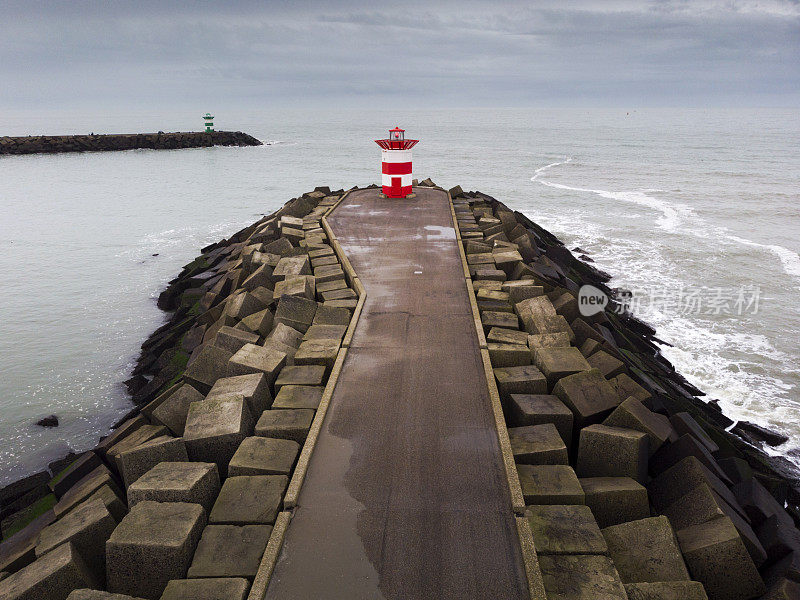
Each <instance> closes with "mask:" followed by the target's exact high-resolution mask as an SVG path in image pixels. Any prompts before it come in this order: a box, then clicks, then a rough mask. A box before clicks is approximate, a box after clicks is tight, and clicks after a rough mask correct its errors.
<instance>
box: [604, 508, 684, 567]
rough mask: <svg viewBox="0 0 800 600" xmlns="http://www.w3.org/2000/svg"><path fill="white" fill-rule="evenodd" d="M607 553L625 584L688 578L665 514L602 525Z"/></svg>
mask: <svg viewBox="0 0 800 600" xmlns="http://www.w3.org/2000/svg"><path fill="white" fill-rule="evenodd" d="M602 531H603V536H604V537H605V538H606V544H608V552H609V555H610V556H611V558H612V559H613V561H614V565H616V567H617V571H619V575H620V577H621V578H622V581H624V582H625V583H641V582H658V581H689V573H688V572H687V571H686V565H685V564H684V562H683V557H682V556H681V551H680V549H679V548H678V541H677V540H676V539H675V533H674V532H673V531H672V526H671V525H670V524H669V519H667V518H666V517H663V516H661V517H649V518H647V519H640V520H638V521H631V522H629V523H621V524H620V525H612V526H611V527H606V528H605V529H603V530H602Z"/></svg>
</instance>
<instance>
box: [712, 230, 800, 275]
mask: <svg viewBox="0 0 800 600" xmlns="http://www.w3.org/2000/svg"><path fill="white" fill-rule="evenodd" d="M728 237H729V238H730V239H732V240H733V241H735V242H739V243H740V244H744V245H745V246H752V247H754V248H763V249H764V250H769V251H770V252H772V253H773V254H775V255H776V256H777V257H778V258H779V259H780V261H781V264H782V265H783V270H784V271H785V272H786V274H787V275H791V276H792V277H800V255H799V254H797V252H793V251H792V250H789V248H784V247H783V246H778V245H777V244H759V243H758V242H754V241H752V240H746V239H744V238H740V237H737V236H735V235H728Z"/></svg>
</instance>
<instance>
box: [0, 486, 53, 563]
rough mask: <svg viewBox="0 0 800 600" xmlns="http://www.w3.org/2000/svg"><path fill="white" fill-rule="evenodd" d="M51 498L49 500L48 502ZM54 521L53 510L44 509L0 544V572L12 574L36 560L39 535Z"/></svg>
mask: <svg viewBox="0 0 800 600" xmlns="http://www.w3.org/2000/svg"><path fill="white" fill-rule="evenodd" d="M52 501H53V497H51V498H50V502H52ZM55 520H56V516H55V514H54V513H53V509H52V508H50V509H46V510H45V511H44V512H43V513H42V514H40V515H39V516H37V517H36V518H34V519H33V520H32V521H31V522H30V523H28V524H27V525H26V526H25V527H23V528H22V529H21V530H19V531H17V532H16V533H14V534H13V535H12V536H11V537H8V538H6V539H4V540H3V543H2V544H0V571H6V572H13V571H19V570H20V569H21V568H23V567H25V566H27V565H29V564H30V563H32V562H33V561H34V560H36V543H37V541H38V540H39V533H40V532H41V531H42V530H43V529H44V528H45V527H47V526H48V525H50V523H52V522H53V521H55Z"/></svg>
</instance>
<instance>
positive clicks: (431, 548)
mask: <svg viewBox="0 0 800 600" xmlns="http://www.w3.org/2000/svg"><path fill="white" fill-rule="evenodd" d="M416 194H417V197H416V198H414V199H411V200H391V199H382V198H380V195H379V191H378V190H361V191H357V192H354V193H351V194H350V195H349V196H348V197H347V198H346V199H345V200H344V202H343V203H342V204H341V205H340V206H339V207H338V208H337V209H336V210H335V211H334V213H333V214H332V215H331V216H330V217H329V218H328V221H329V223H330V225H331V227H332V229H333V231H334V233H335V234H336V236H337V237H338V238H339V242H340V243H341V245H342V247H343V249H344V251H345V253H346V254H347V255H348V257H349V259H350V261H351V262H352V264H353V267H354V268H355V270H356V272H357V273H358V275H359V278H360V279H361V282H362V283H363V285H364V286H365V288H366V290H367V300H366V303H365V305H364V310H363V312H362V315H361V318H360V320H359V322H358V326H357V328H356V330H355V335H354V337H353V342H352V345H351V349H350V351H349V352H348V354H347V357H346V359H345V362H344V365H343V369H342V372H341V375H340V378H339V380H338V383H337V386H336V389H335V392H334V395H333V398H332V400H331V404H330V407H329V409H328V413H327V415H326V419H325V422H324V424H323V427H322V430H321V432H320V436H319V439H318V441H317V445H316V448H315V450H314V454H313V456H312V459H311V462H310V466H309V470H308V474H307V476H306V480H305V483H304V485H303V488H302V491H301V494H300V497H299V501H298V507H297V509H296V512H295V514H294V516H293V518H292V521H291V523H290V525H289V528H288V531H287V534H286V538H285V542H284V546H283V549H282V551H281V554H280V556H279V559H278V563H277V565H276V567H275V571H274V573H273V577H272V580H271V582H270V586H269V588H268V592H267V598H270V599H276V600H277V599H280V600H289V599H303V600H306V599H309V598H315V599H327V598H332V599H338V598H342V599H348V600H357V599H362V598H363V599H366V598H370V599H372V598H387V599H392V600H393V599H399V598H403V599H417V598H437V599H439V598H448V599H452V598H465V599H466V598H470V599H481V598H505V599H514V598H527V597H528V592H527V581H526V578H525V571H524V568H523V562H522V555H521V552H520V549H519V541H518V538H517V531H516V527H515V523H514V518H513V513H512V510H511V504H510V501H509V498H508V490H507V483H506V480H505V475H504V471H503V464H502V459H501V455H500V448H499V444H498V442H497V433H496V431H495V426H494V422H493V418H492V414H491V409H490V405H489V401H488V392H487V389H486V381H485V378H484V374H483V367H482V363H481V357H480V352H479V348H478V341H477V336H476V333H475V329H474V327H475V326H474V323H473V320H472V312H471V310H470V304H469V298H468V296H467V289H466V286H465V283H464V273H463V270H462V265H461V261H460V257H459V251H458V245H457V244H458V242H457V240H456V237H455V232H454V230H453V223H452V219H451V214H450V207H449V203H448V200H447V195H446V194H445V193H444V192H442V191H438V190H432V189H423V188H419V189H416Z"/></svg>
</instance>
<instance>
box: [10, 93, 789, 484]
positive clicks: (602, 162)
mask: <svg viewBox="0 0 800 600" xmlns="http://www.w3.org/2000/svg"><path fill="white" fill-rule="evenodd" d="M213 108H214V109H215V110H216V112H217V115H216V116H217V119H216V123H217V127H218V128H219V129H227V130H242V131H246V132H247V133H250V134H252V135H254V136H256V137H257V138H259V139H261V140H263V141H264V142H266V145H264V146H260V147H252V148H223V147H219V148H197V149H186V150H167V151H165V150H159V151H153V150H132V151H126V152H108V153H87V154H59V155H42V156H5V157H0V272H2V273H3V283H2V285H0V306H1V307H2V318H0V484H3V483H7V482H9V481H11V480H12V479H14V478H16V477H19V476H22V475H25V474H27V473H30V472H33V471H35V470H37V469H40V468H42V467H44V466H46V464H47V462H48V460H53V459H55V458H58V457H60V456H61V455H63V454H64V453H66V452H67V451H68V450H69V449H74V450H76V451H77V450H83V449H87V448H90V447H92V446H93V445H94V444H95V443H96V442H97V441H98V439H99V437H100V436H101V435H105V434H107V433H108V428H109V426H110V425H111V424H112V423H113V422H114V421H116V420H117V419H118V418H119V417H120V416H121V415H123V414H124V413H125V412H127V411H128V410H130V408H131V403H130V400H129V399H128V397H127V396H126V392H125V389H124V387H123V385H122V382H123V381H124V380H125V379H127V378H128V377H129V374H130V371H131V369H132V367H133V364H134V361H135V360H136V357H137V355H138V351H139V346H140V345H141V343H142V342H143V341H144V340H145V339H146V338H147V336H148V335H149V333H150V332H151V331H153V330H154V329H155V328H156V327H158V326H159V325H161V324H162V323H163V322H164V321H165V315H164V313H162V312H161V311H159V310H158V308H157V307H156V304H155V301H156V298H157V296H158V293H159V292H160V290H162V289H163V288H164V287H165V285H166V283H167V281H168V280H169V279H171V278H172V277H174V276H175V275H176V274H177V273H178V272H179V270H180V268H181V266H182V265H184V264H186V263H188V262H190V261H191V260H192V259H193V258H194V257H195V256H196V255H197V254H198V252H199V248H200V247H202V246H204V245H206V244H209V243H211V242H214V241H216V240H219V239H221V238H223V237H225V236H228V235H230V234H232V233H234V232H235V231H237V230H238V229H240V228H241V227H244V226H246V225H248V224H250V223H252V222H253V221H255V220H257V219H258V218H259V217H261V216H262V215H263V214H268V213H270V212H272V211H274V210H276V209H277V208H279V207H280V206H281V205H282V204H283V203H284V202H285V201H287V200H288V199H290V198H292V197H295V196H297V195H299V194H301V193H302V192H305V191H309V190H311V189H313V188H314V187H315V186H318V185H328V186H330V187H331V188H332V189H336V188H349V187H351V186H354V185H359V186H365V185H368V184H371V183H376V182H378V181H379V178H380V171H379V159H380V154H379V151H378V150H379V149H378V146H377V145H375V144H374V143H373V141H372V140H374V139H376V138H379V137H384V136H385V135H386V132H387V130H388V129H390V128H391V127H394V126H395V125H396V124H399V125H400V126H403V127H405V128H406V129H407V136H408V137H411V138H418V139H420V140H421V142H420V144H419V145H418V146H416V147H415V149H414V176H415V177H419V178H425V177H431V178H433V180H434V181H435V182H436V183H438V184H440V185H443V186H446V187H450V186H452V185H455V184H460V185H461V186H462V187H463V188H464V189H465V190H470V189H472V190H475V189H478V190H481V191H483V192H486V193H488V194H490V195H492V196H494V197H496V198H497V199H499V200H501V201H503V202H505V203H506V204H507V205H508V206H510V207H511V208H513V209H516V210H520V211H522V212H524V213H525V214H526V215H528V216H529V217H530V218H532V219H533V220H535V221H537V222H538V223H539V224H541V225H542V226H544V227H546V228H547V229H549V230H550V231H551V232H553V233H554V234H555V235H557V236H558V237H559V238H560V239H561V240H563V241H564V243H565V244H567V246H568V247H569V248H576V247H579V248H580V249H581V250H582V251H585V253H586V255H587V256H588V257H590V258H591V259H592V260H593V261H594V265H595V266H597V267H598V268H600V269H602V270H604V271H606V272H608V273H609V274H610V275H612V276H613V279H612V280H611V282H610V284H609V285H611V286H614V287H621V288H625V289H629V290H631V291H632V292H633V294H634V299H635V300H636V302H635V303H634V310H636V311H637V313H638V314H640V316H641V317H642V318H643V319H644V320H646V321H647V322H649V323H651V324H652V325H654V326H655V327H656V328H657V329H658V336H659V337H660V338H661V339H663V340H664V341H666V342H668V343H669V344H671V345H672V346H671V347H670V346H665V347H664V354H665V355H666V356H667V358H668V359H669V360H670V361H672V362H673V364H674V365H675V366H676V367H677V369H678V370H679V371H680V372H681V373H682V374H683V375H684V376H686V378H687V379H688V380H689V381H690V382H692V383H693V384H694V385H696V386H698V387H699V388H700V389H702V390H704V391H705V392H707V394H708V398H709V399H710V398H714V399H719V400H720V404H721V406H722V407H723V409H724V410H725V412H726V413H727V414H729V415H730V416H731V417H732V418H735V419H747V420H751V421H755V422H757V423H760V424H762V425H765V426H767V427H771V428H774V429H776V430H778V431H781V432H783V433H785V434H786V435H788V436H789V437H790V441H789V442H787V443H786V444H784V445H783V446H780V447H778V448H777V449H775V450H774V452H776V453H781V454H786V455H788V456H789V457H790V458H791V459H792V460H794V461H795V462H797V463H800V394H798V390H800V374H798V370H797V361H798V357H800V341H798V340H799V339H800V303H799V302H798V294H800V256H798V252H800V152H798V150H797V144H798V141H800V111H798V110H794V109H785V110H780V109H768V110H761V109H746V110H745V109H736V110H701V109H695V110H679V109H669V110H667V109H664V110H654V109H649V110H631V109H620V110H610V109H605V110H575V109H569V110H567V109H564V110H555V109H551V110H522V109H514V110H472V109H470V110H466V109H464V110H450V111H395V112H388V111H368V112H365V111H344V110H341V111H327V112H326V111H282V112H278V111H263V112H245V111H231V112H226V111H225V110H224V107H213ZM205 110H206V107H203V110H201V111H195V112H197V113H198V114H187V113H181V114H146V113H141V114H136V113H124V114H122V113H121V114H113V113H102V114H96V113H95V114H89V113H48V114H41V113H25V112H17V113H14V112H11V113H4V114H3V115H2V116H0V135H28V134H68V133H90V132H94V133H128V132H147V131H158V130H163V131H179V130H183V131H187V130H197V129H199V128H200V123H201V122H202V120H201V115H202V114H203V113H204V112H205ZM50 414H56V415H57V416H58V417H59V420H60V425H59V427H57V428H53V429H45V428H42V427H39V426H37V425H35V422H36V421H37V420H38V419H39V418H41V417H44V416H47V415H50Z"/></svg>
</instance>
